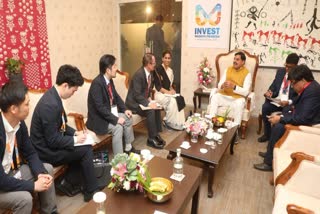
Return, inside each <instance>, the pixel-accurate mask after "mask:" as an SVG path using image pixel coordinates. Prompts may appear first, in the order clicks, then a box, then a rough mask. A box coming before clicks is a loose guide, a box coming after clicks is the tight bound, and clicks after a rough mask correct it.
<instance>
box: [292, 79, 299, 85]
mask: <svg viewBox="0 0 320 214" xmlns="http://www.w3.org/2000/svg"><path fill="white" fill-rule="evenodd" d="M300 81H301V80H296V81H295V80H292V81H291V86H295V85H296V84H297V83H298V82H300Z"/></svg>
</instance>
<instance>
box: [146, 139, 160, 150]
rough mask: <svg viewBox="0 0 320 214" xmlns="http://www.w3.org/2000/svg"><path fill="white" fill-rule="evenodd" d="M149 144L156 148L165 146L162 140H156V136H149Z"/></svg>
mask: <svg viewBox="0 0 320 214" xmlns="http://www.w3.org/2000/svg"><path fill="white" fill-rule="evenodd" d="M147 145H148V146H151V147H153V148H156V149H163V147H164V144H163V143H162V142H159V141H158V140H156V139H154V138H148V140H147Z"/></svg>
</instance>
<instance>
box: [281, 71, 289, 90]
mask: <svg viewBox="0 0 320 214" xmlns="http://www.w3.org/2000/svg"><path fill="white" fill-rule="evenodd" d="M289 84H290V80H288V79H287V75H286V76H284V78H283V88H282V93H283V94H287V92H288V88H289Z"/></svg>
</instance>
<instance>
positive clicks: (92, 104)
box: [86, 74, 126, 135]
mask: <svg viewBox="0 0 320 214" xmlns="http://www.w3.org/2000/svg"><path fill="white" fill-rule="evenodd" d="M110 84H111V86H112V95H113V105H117V107H118V112H121V113H124V112H125V110H126V106H125V105H124V102H123V100H122V99H121V97H120V96H119V94H118V93H117V91H116V89H115V87H114V84H113V81H112V80H110ZM118 119H119V118H118V117H116V116H114V115H113V114H112V113H111V104H110V96H109V92H108V89H107V85H106V81H105V79H104V77H103V75H102V74H99V75H98V76H97V77H96V78H95V79H94V80H93V81H92V83H91V86H90V89H89V94H88V120H87V124H86V125H87V127H88V128H89V129H90V130H92V131H94V132H95V133H96V134H98V135H103V134H106V133H107V127H108V125H109V123H111V124H113V125H116V124H117V122H118Z"/></svg>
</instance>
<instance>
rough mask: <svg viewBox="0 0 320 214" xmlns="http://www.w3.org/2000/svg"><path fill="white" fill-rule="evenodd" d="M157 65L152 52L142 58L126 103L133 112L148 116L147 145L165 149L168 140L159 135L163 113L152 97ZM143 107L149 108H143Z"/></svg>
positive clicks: (131, 83)
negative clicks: (161, 113)
mask: <svg viewBox="0 0 320 214" xmlns="http://www.w3.org/2000/svg"><path fill="white" fill-rule="evenodd" d="M155 67H156V59H155V57H154V55H153V54H151V53H147V54H145V55H144V56H143V58H142V67H141V68H140V69H138V70H137V71H136V73H135V74H134V75H133V77H132V80H131V82H130V87H129V90H128V95H127V98H126V102H125V104H126V106H127V107H128V109H130V110H131V111H132V112H134V113H137V114H139V115H140V116H143V117H146V118H147V126H148V140H147V145H148V146H151V147H154V148H156V149H163V147H164V146H165V144H166V142H165V141H164V140H163V139H162V138H161V137H160V135H159V132H161V131H162V127H161V126H162V124H161V115H160V111H159V109H158V107H157V103H156V102H155V101H153V100H152V99H151V93H152V89H153V86H154V76H153V75H154V74H153V72H154V69H155ZM141 107H149V108H148V109H147V110H142V108H141Z"/></svg>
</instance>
